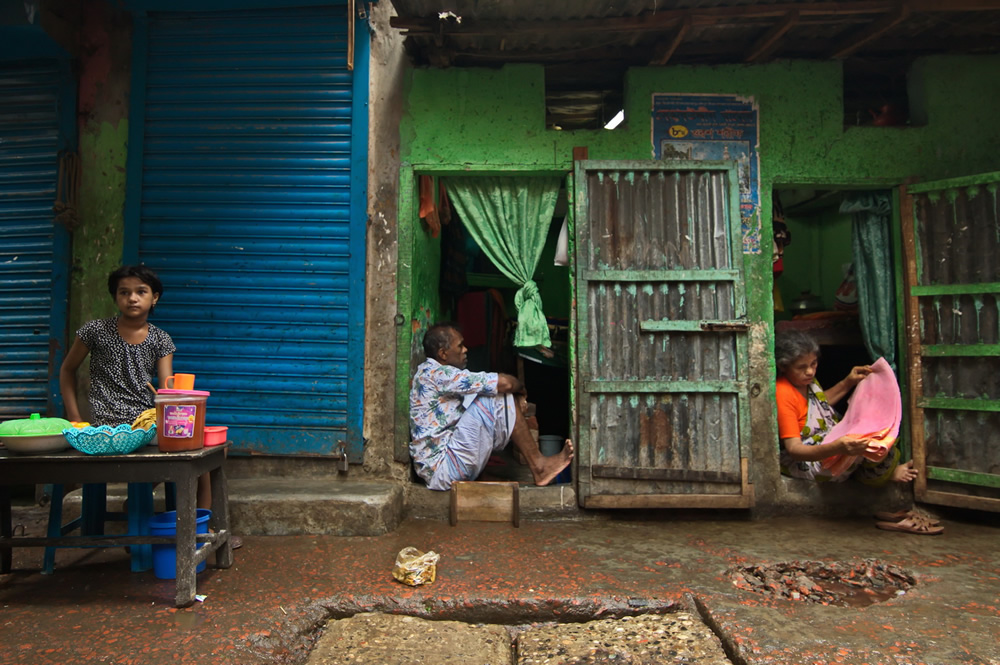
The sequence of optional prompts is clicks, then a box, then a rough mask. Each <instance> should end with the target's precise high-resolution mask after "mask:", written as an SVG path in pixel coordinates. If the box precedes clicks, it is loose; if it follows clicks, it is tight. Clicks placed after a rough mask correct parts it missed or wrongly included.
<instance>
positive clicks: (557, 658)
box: [517, 612, 731, 665]
mask: <svg viewBox="0 0 1000 665" xmlns="http://www.w3.org/2000/svg"><path fill="white" fill-rule="evenodd" d="M576 663H614V664H615V665H647V664H648V665H654V664H656V665H672V664H680V663H698V665H731V662H730V661H729V659H728V658H727V657H726V653H725V651H724V650H723V648H722V642H720V641H719V638H718V637H716V636H715V634H714V633H712V631H711V630H710V629H709V628H708V626H706V625H705V624H704V623H702V622H701V620H700V619H699V618H698V617H696V616H694V615H692V614H689V613H687V612H677V613H673V614H644V615H641V616H633V617H622V618H621V619H601V620H599V621H589V622H587V623H570V624H565V623H563V624H555V625H548V626H541V627H533V628H530V629H528V630H526V631H525V632H524V633H521V634H520V635H519V636H518V638H517V665H571V664H576Z"/></svg>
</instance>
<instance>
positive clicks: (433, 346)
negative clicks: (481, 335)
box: [424, 321, 458, 360]
mask: <svg viewBox="0 0 1000 665" xmlns="http://www.w3.org/2000/svg"><path fill="white" fill-rule="evenodd" d="M453 330H454V331H455V332H458V326H457V325H456V324H454V323H452V322H450V321H445V322H442V323H435V324H434V325H432V326H431V327H430V328H428V329H427V332H426V333H425V334H424V355H425V356H427V357H428V358H433V359H434V360H437V359H438V352H439V351H441V350H442V349H447V348H448V345H449V344H451V336H452V334H453V333H452V331H453Z"/></svg>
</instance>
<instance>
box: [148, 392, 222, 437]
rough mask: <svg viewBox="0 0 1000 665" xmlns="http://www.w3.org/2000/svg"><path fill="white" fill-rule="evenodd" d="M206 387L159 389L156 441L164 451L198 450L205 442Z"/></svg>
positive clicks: (157, 396) (157, 395) (207, 394)
mask: <svg viewBox="0 0 1000 665" xmlns="http://www.w3.org/2000/svg"><path fill="white" fill-rule="evenodd" d="M210 394H211V393H208V392H206V391H204V390H171V389H161V390H160V391H158V392H157V393H156V444H157V446H158V447H159V448H160V452H165V453H173V452H177V451H182V450H197V449H198V448H202V447H204V445H205V406H206V404H207V402H208V396H209V395H210Z"/></svg>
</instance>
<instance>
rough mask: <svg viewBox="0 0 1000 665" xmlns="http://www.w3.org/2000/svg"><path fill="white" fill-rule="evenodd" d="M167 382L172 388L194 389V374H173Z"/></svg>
mask: <svg viewBox="0 0 1000 665" xmlns="http://www.w3.org/2000/svg"><path fill="white" fill-rule="evenodd" d="M165 383H166V384H167V388H170V389H171V390H194V374H172V375H170V376H168V377H167V380H166V382H165Z"/></svg>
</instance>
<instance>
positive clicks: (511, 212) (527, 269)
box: [445, 176, 560, 346]
mask: <svg viewBox="0 0 1000 665" xmlns="http://www.w3.org/2000/svg"><path fill="white" fill-rule="evenodd" d="M559 185H560V179H559V178H557V177H552V178H544V177H543V178H536V177H528V176H519V177H492V176H485V177H459V178H448V179H447V180H446V182H445V186H446V187H447V189H448V194H449V196H450V198H451V202H452V205H453V206H454V207H455V210H456V211H457V212H458V215H459V217H461V219H462V222H463V223H464V224H465V228H466V229H468V231H469V234H470V235H471V236H472V237H473V238H474V239H475V241H476V242H477V243H478V244H479V246H480V247H481V248H482V249H483V251H484V252H486V255H487V256H488V257H490V260H491V261H493V264H494V265H496V267H497V268H499V269H500V272H502V273H503V274H504V275H506V276H507V277H508V278H509V279H511V280H513V281H514V282H515V283H517V284H518V285H520V286H521V288H520V289H518V291H517V293H516V294H514V304H515V305H516V306H517V331H516V332H515V333H514V346H538V345H541V346H552V342H551V340H550V339H549V327H548V323H547V322H546V321H545V314H544V313H543V310H542V298H541V296H540V295H539V294H538V286H537V285H536V284H535V282H534V281H532V277H534V275H535V267H536V266H537V265H538V259H539V257H540V256H541V254H542V249H543V248H544V247H545V238H546V236H547V235H548V232H549V226H550V225H551V224H552V215H553V213H554V212H555V209H556V199H557V198H558V197H559Z"/></svg>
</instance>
